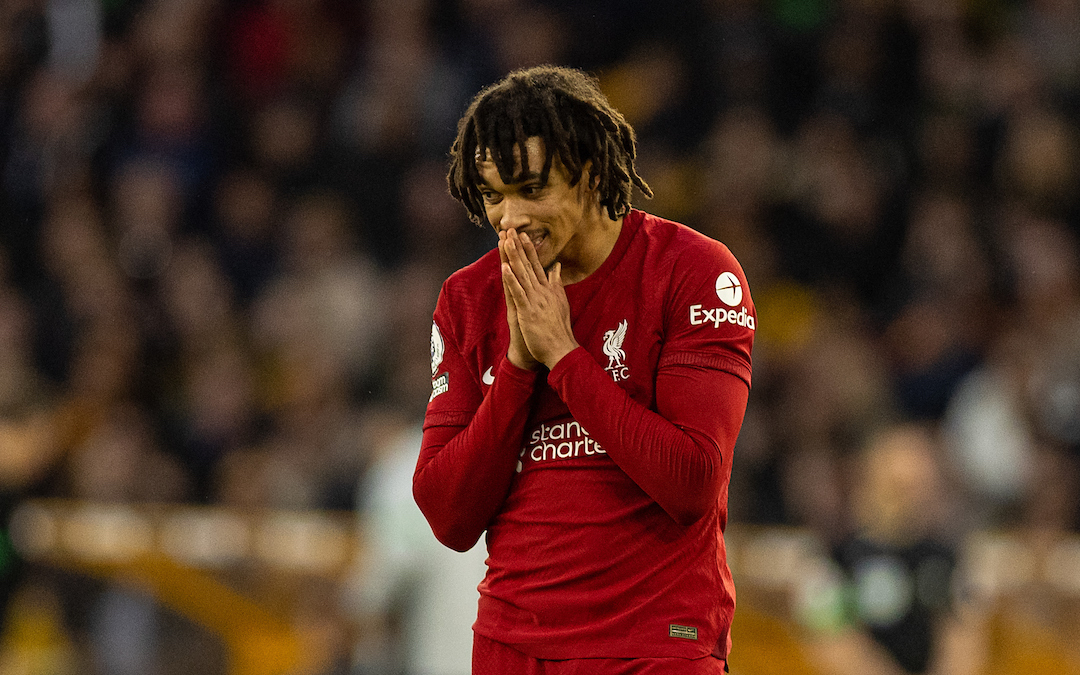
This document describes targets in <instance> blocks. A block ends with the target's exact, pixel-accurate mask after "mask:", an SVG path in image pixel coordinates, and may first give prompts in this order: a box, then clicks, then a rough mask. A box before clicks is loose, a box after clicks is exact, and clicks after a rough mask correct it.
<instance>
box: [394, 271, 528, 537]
mask: <svg viewBox="0 0 1080 675" xmlns="http://www.w3.org/2000/svg"><path fill="white" fill-rule="evenodd" d="M449 305H450V302H449V300H448V299H447V298H446V296H445V288H444V293H443V294H442V295H440V298H439V303H438V306H437V307H436V310H435V317H434V321H433V326H432V334H431V335H432V337H431V374H432V391H431V398H430V400H429V402H428V409H427V414H426V415H425V418H424V435H423V443H422V445H421V450H420V457H419V459H418V460H417V464H416V471H415V472H414V474H413V497H414V499H415V500H416V504H417V506H419V507H420V510H421V511H422V512H423V514H424V516H425V518H427V521H428V524H429V525H430V526H431V529H432V532H434V534H435V536H436V538H438V539H439V541H441V542H442V543H443V544H445V545H446V546H448V547H450V548H452V549H455V550H458V551H467V550H468V549H470V548H472V546H473V545H474V544H475V543H476V541H477V540H478V539H479V538H480V535H481V534H482V533H483V531H484V530H485V529H486V528H487V525H488V523H489V522H490V521H491V519H492V518H493V517H494V516H495V514H496V513H498V511H499V509H500V508H501V507H502V504H503V501H505V499H506V495H507V493H508V492H509V489H510V483H511V481H512V480H513V477H514V474H515V468H516V466H517V459H518V451H519V449H520V446H521V442H522V437H523V436H524V429H525V422H526V419H527V417H528V411H529V399H530V397H531V396H532V392H533V390H534V388H535V383H536V377H537V375H536V373H534V372H531V371H528V370H522V369H520V368H517V367H516V366H514V365H513V364H512V363H510V361H509V360H507V359H506V358H505V357H504V358H503V360H502V362H501V363H500V364H499V366H498V372H497V373H495V374H494V381H493V382H492V384H491V386H490V388H488V390H487V393H486V395H484V394H483V393H482V392H481V389H480V386H479V384H478V383H477V379H476V377H475V376H473V374H472V371H471V366H470V364H469V363H468V360H467V359H466V358H465V355H464V353H463V349H462V347H461V336H459V335H457V334H456V332H455V331H454V323H453V322H452V321H451V320H450V317H451V311H450V307H449Z"/></svg>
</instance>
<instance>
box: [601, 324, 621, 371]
mask: <svg viewBox="0 0 1080 675" xmlns="http://www.w3.org/2000/svg"><path fill="white" fill-rule="evenodd" d="M625 339H626V321H625V320H624V321H623V322H622V323H620V324H619V325H618V326H617V327H616V328H615V329H614V330H609V331H607V332H606V333H604V354H606V355H607V357H608V364H607V370H612V369H613V368H619V367H621V366H622V362H623V359H625V358H626V352H624V351H623V349H622V344H623V340H625Z"/></svg>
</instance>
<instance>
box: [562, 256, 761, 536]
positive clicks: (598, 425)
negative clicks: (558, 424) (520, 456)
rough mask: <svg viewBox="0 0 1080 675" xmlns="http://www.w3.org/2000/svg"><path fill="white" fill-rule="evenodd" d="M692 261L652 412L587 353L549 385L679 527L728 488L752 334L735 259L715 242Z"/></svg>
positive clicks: (680, 281) (675, 298)
mask: <svg viewBox="0 0 1080 675" xmlns="http://www.w3.org/2000/svg"><path fill="white" fill-rule="evenodd" d="M691 253H693V255H684V256H683V257H682V259H681V260H676V264H675V265H674V269H676V270H677V272H675V273H673V276H672V283H671V286H670V290H669V295H668V298H667V301H666V306H665V317H664V321H665V324H664V333H665V342H664V345H663V347H662V349H661V353H660V359H659V363H658V366H657V372H656V389H655V392H656V402H655V409H654V410H651V409H649V408H648V407H646V406H644V405H642V404H641V403H638V402H637V401H634V400H633V399H632V398H631V397H630V395H629V394H628V393H627V392H626V391H624V390H623V389H622V387H620V386H618V385H617V384H616V383H615V382H613V381H612V379H611V378H610V377H609V376H608V374H607V373H606V371H605V370H604V369H603V368H602V367H601V366H600V364H598V363H597V362H596V361H595V360H594V359H593V357H592V356H591V355H590V354H589V353H588V352H587V351H586V350H584V349H581V348H578V349H576V350H575V351H574V352H571V353H570V354H568V355H567V356H566V357H564V358H563V359H562V360H561V361H560V362H559V363H558V364H556V366H555V368H553V369H552V371H551V374H550V376H549V377H548V382H549V384H551V385H552V387H553V388H555V390H556V391H557V392H558V394H559V396H560V397H561V398H562V399H563V401H564V402H565V403H566V404H567V406H568V407H569V408H570V412H571V413H572V414H573V416H574V418H575V419H577V420H578V421H579V422H581V424H582V425H583V426H585V427H586V428H587V429H588V430H589V433H590V435H592V436H593V437H594V438H596V440H597V441H598V442H599V443H600V444H601V445H602V446H603V447H604V448H605V449H606V450H607V452H608V456H610V457H611V458H612V460H613V461H615V463H616V464H618V465H619V467H620V468H621V469H622V470H623V471H624V472H626V474H627V475H628V476H629V477H630V478H631V480H633V481H634V482H635V483H636V484H637V485H638V486H639V487H640V488H641V489H642V490H644V491H645V492H646V494H648V495H649V496H650V497H652V498H653V499H654V500H655V501H656V502H657V503H658V504H659V505H660V506H661V507H662V508H663V509H664V510H665V511H666V512H667V513H668V514H669V515H670V516H671V517H672V518H673V519H674V520H676V521H677V522H679V523H680V524H683V525H689V524H691V523H693V522H695V521H696V520H698V519H699V518H701V517H702V516H703V515H705V514H706V513H707V512H708V511H709V510H710V509H712V508H714V507H715V506H716V505H717V503H718V500H719V498H720V496H721V494H722V493H723V491H724V490H725V489H726V485H727V481H728V477H729V476H730V471H731V457H732V452H733V449H734V446H735V440H736V439H737V437H738V434H739V429H740V428H741V426H742V421H743V416H744V414H745V412H746V403H747V400H748V397H749V386H750V372H751V368H750V352H751V349H752V345H753V332H754V329H755V327H756V314H755V312H754V306H753V302H752V300H751V298H750V293H749V290H748V288H747V285H746V279H745V277H744V276H743V271H742V268H741V267H740V266H739V264H738V262H737V261H736V260H735V257H734V256H732V255H731V253H730V251H728V250H727V248H726V247H724V246H723V245H722V244H719V243H718V242H714V241H711V240H709V241H708V242H706V243H703V244H699V245H698V247H696V248H694V249H691ZM702 253H704V255H702Z"/></svg>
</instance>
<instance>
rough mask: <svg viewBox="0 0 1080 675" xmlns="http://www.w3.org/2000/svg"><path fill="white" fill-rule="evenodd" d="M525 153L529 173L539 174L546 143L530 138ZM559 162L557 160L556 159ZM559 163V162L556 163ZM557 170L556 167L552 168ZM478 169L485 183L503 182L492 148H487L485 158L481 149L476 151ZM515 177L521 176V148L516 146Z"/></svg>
mask: <svg viewBox="0 0 1080 675" xmlns="http://www.w3.org/2000/svg"><path fill="white" fill-rule="evenodd" d="M525 153H526V157H528V160H529V161H528V164H529V172H530V173H539V171H540V169H541V168H543V166H544V141H543V140H542V139H541V138H540V137H539V136H530V137H529V138H527V139H525ZM555 159H556V160H557V158H555ZM555 163H557V161H556V162H555ZM552 168H553V169H554V168H555V167H554V166H553V167H552ZM476 169H477V170H478V171H479V172H480V177H481V178H482V179H483V180H484V182H486V183H489V184H492V183H494V181H499V182H502V179H501V177H500V176H499V169H498V167H497V166H496V165H495V160H494V158H493V157H492V155H491V148H486V149H485V151H484V154H483V156H481V155H480V149H479V148H477V150H476ZM513 175H514V176H520V175H521V146H519V145H515V146H514V167H513Z"/></svg>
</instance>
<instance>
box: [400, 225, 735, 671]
mask: <svg viewBox="0 0 1080 675" xmlns="http://www.w3.org/2000/svg"><path fill="white" fill-rule="evenodd" d="M566 292H567V298H568V300H569V302H570V310H571V321H572V324H573V329H574V335H575V337H576V338H577V340H578V342H579V344H581V347H580V348H578V349H576V350H574V351H573V352H571V353H570V354H568V355H567V356H566V357H564V358H563V359H562V360H561V361H560V362H559V363H558V364H557V365H556V366H555V367H554V368H553V369H552V371H551V372H544V373H534V372H530V371H525V370H521V369H518V368H516V367H515V366H513V365H512V364H511V363H510V362H509V361H507V360H506V358H505V354H506V350H507V345H508V340H509V334H508V330H507V327H506V320H505V304H504V301H503V294H502V287H501V280H500V275H499V263H498V257H497V253H495V252H492V253H489V254H488V255H487V256H485V257H483V258H481V259H480V260H479V261H477V262H476V263H474V264H473V265H470V266H469V267H467V268H465V269H463V270H461V271H459V272H457V273H456V274H455V275H453V276H452V277H451V278H450V279H449V280H448V281H447V282H446V284H445V285H444V287H443V291H442V293H441V295H440V298H439V304H438V306H437V308H436V311H435V321H434V327H433V329H432V398H431V401H430V403H429V406H428V412H427V417H426V420H425V432H424V446H423V449H422V451H421V455H420V459H419V461H418V463H417V469H416V474H415V477H414V495H415V497H416V501H417V503H418V504H419V506H420V508H421V510H423V512H424V514H425V515H426V516H427V518H428V521H429V523H430V524H431V526H432V530H433V531H434V532H435V534H436V536H437V537H438V538H439V539H440V541H442V542H443V543H445V544H446V545H447V546H450V547H451V548H455V549H459V550H465V549H467V548H469V547H471V546H472V545H473V544H474V543H475V542H476V541H477V539H478V538H479V537H480V536H481V534H483V532H484V531H485V530H486V531H487V540H486V543H487V546H488V552H489V556H488V573H487V576H486V577H485V579H484V581H483V582H482V583H481V585H480V593H481V600H480V606H479V612H478V617H477V622H476V624H475V626H474V629H475V630H476V631H477V632H478V633H481V634H483V635H485V636H487V637H489V638H491V639H494V640H497V641H500V642H503V643H506V644H511V645H513V646H515V647H517V648H518V649H520V650H522V651H524V652H525V653H528V654H531V655H533V656H536V657H539V658H553V659H558V658H584V657H590V656H596V657H615V658H620V657H621V658H630V657H637V656H682V657H687V658H695V657H699V656H703V655H706V654H709V653H713V654H716V655H718V656H721V657H726V654H727V650H728V647H729V644H730V637H729V629H730V623H731V618H732V616H733V613H734V586H733V584H732V582H731V575H730V572H729V571H728V568H727V563H726V555H725V552H724V543H723V529H724V527H725V526H726V521H727V484H728V479H729V477H730V472H731V461H732V449H733V447H734V444H735V439H736V437H737V435H738V431H739V427H740V425H741V423H742V417H743V412H744V411H745V407H746V400H747V395H748V388H749V384H750V352H751V347H752V344H753V335H754V329H755V324H756V315H755V312H754V306H753V303H752V300H751V298H750V294H749V291H748V289H747V286H746V280H745V277H744V276H743V272H742V270H741V268H740V266H739V264H738V262H737V261H736V260H735V258H734V257H733V256H732V255H731V253H730V252H729V251H728V250H727V248H726V247H724V246H723V245H722V244H720V243H718V242H716V241H713V240H711V239H709V238H707V237H704V236H702V235H700V234H698V233H696V232H694V231H693V230H690V229H689V228H686V227H683V226H681V225H677V224H675V223H672V222H670V221H665V220H662V219H659V218H655V217H653V216H649V215H647V214H644V213H642V212H640V211H632V212H631V213H630V214H628V215H627V216H626V218H625V219H624V222H623V228H622V231H621V233H620V236H619V240H618V242H617V243H616V245H615V248H614V249H613V250H612V253H611V255H610V256H609V257H608V259H607V260H606V261H605V262H604V263H603V265H601V267H600V268H599V269H598V270H597V271H596V272H594V273H593V274H592V275H590V276H589V277H588V278H586V279H584V280H582V281H580V282H578V283H576V284H573V285H571V286H568V287H567V288H566Z"/></svg>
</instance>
